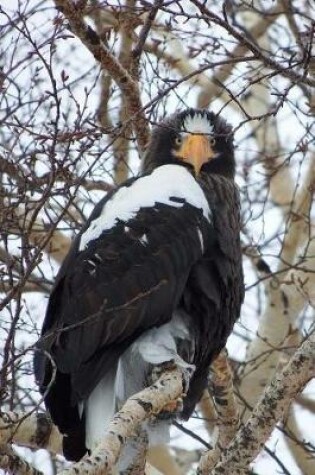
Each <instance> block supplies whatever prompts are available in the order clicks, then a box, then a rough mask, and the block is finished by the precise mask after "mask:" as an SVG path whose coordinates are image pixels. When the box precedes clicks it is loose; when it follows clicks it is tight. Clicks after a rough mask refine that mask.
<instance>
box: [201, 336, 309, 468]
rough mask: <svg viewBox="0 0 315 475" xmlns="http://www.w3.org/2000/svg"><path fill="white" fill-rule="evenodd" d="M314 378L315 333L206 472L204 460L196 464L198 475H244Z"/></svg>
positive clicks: (278, 374)
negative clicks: (277, 424) (212, 467)
mask: <svg viewBox="0 0 315 475" xmlns="http://www.w3.org/2000/svg"><path fill="white" fill-rule="evenodd" d="M313 377H315V333H314V332H313V333H312V334H311V335H310V336H309V337H308V338H307V340H306V341H305V342H304V343H303V344H302V345H301V347H300V348H299V350H298V351H297V352H296V353H295V354H294V356H293V357H292V358H291V360H290V362H289V363H288V365H287V366H286V367H285V368H284V370H283V371H282V372H281V373H277V374H276V375H275V376H274V377H273V379H272V381H271V383H270V385H269V386H268V387H267V388H266V390H265V392H264V394H263V396H262V397H261V399H260V401H259V403H258V404H257V406H256V407H255V409H254V411H253V413H252V415H251V417H250V419H249V420H248V421H247V423H246V424H245V425H244V427H242V429H240V431H239V432H238V433H237V435H236V437H235V439H234V440H233V441H232V442H231V444H230V445H229V446H228V448H227V449H225V450H224V451H223V452H222V453H221V456H220V460H219V462H218V464H217V465H216V466H215V468H214V469H213V470H212V471H211V472H210V471H209V468H208V463H207V456H205V457H203V458H202V460H201V464H200V470H199V471H200V474H204V475H206V474H207V473H211V475H219V474H222V473H223V470H224V472H225V473H230V474H233V475H238V474H239V475H241V474H244V471H245V473H246V471H247V470H248V465H249V463H250V462H252V461H253V459H254V458H255V457H256V456H257V454H258V453H259V451H260V450H261V449H262V448H263V445H264V443H265V442H266V440H267V438H268V437H269V436H270V434H271V432H272V430H273V428H274V426H275V424H276V423H277V422H278V421H281V420H282V419H283V417H284V415H285V413H286V412H287V410H288V408H289V406H290V404H291V401H292V399H294V398H295V397H296V396H297V394H298V393H299V392H300V391H301V390H302V389H303V387H304V386H305V385H306V384H307V383H308V381H309V380H310V379H311V378H313Z"/></svg>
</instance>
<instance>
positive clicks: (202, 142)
mask: <svg viewBox="0 0 315 475" xmlns="http://www.w3.org/2000/svg"><path fill="white" fill-rule="evenodd" d="M175 155H176V157H178V158H179V159H181V160H183V161H184V162H186V163H190V164H191V165H192V166H193V167H194V170H195V175H196V176H197V175H199V173H200V170H201V167H202V165H203V164H204V163H207V162H208V161H209V160H210V159H211V158H213V157H214V156H215V153H214V151H213V150H212V147H211V145H210V143H209V138H208V137H207V136H206V135H200V134H189V135H188V136H187V137H185V139H184V141H183V143H182V145H181V146H180V148H179V149H178V150H176V152H175Z"/></svg>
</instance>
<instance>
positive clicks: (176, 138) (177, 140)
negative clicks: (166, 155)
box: [175, 135, 183, 147]
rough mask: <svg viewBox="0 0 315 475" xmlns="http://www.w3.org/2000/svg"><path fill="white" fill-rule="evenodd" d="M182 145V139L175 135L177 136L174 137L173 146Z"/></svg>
mask: <svg viewBox="0 0 315 475" xmlns="http://www.w3.org/2000/svg"><path fill="white" fill-rule="evenodd" d="M182 143H183V138H182V137H181V136H180V135H177V136H176V137H175V145H177V146H178V147H180V146H181V144H182Z"/></svg>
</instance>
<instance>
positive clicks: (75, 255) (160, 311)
mask: <svg viewBox="0 0 315 475" xmlns="http://www.w3.org/2000/svg"><path fill="white" fill-rule="evenodd" d="M148 194H149V195H148ZM212 239H213V226H212V224H211V210H210V208H209V204H208V202H207V200H206V197H205V195H204V192H203V191H202V189H201V187H200V186H199V185H198V183H197V182H196V180H195V179H194V178H193V176H192V175H191V173H190V172H189V171H188V170H187V169H185V168H184V167H181V166H178V165H164V166H162V167H159V168H158V169H156V170H155V171H154V172H152V173H151V174H150V175H147V176H142V177H140V178H138V179H136V180H134V181H133V182H131V183H129V184H127V185H125V186H122V187H120V188H118V191H116V192H115V193H113V194H112V195H111V196H109V197H108V198H106V199H105V200H103V201H101V202H100V203H99V205H98V206H97V207H96V209H95V211H94V213H93V214H92V216H91V218H90V219H89V220H88V222H87V224H86V226H85V227H84V228H83V230H82V231H81V233H80V234H79V235H78V236H77V238H76V240H75V242H74V244H73V246H72V249H71V251H70V253H69V255H68V257H67V259H66V260H65V262H64V264H63V266H62V268H61V270H60V273H59V276H58V278H57V281H56V285H55V288H54V290H53V292H52V295H51V297H50V301H49V305H48V309H47V313H46V318H45V322H44V326H43V332H42V338H41V340H40V343H39V345H38V346H39V348H41V349H44V350H47V351H48V352H49V353H50V354H51V356H52V358H53V359H54V361H55V363H56V366H57V382H58V377H59V378H62V375H69V378H70V379H69V378H68V380H67V385H68V387H69V388H70V390H71V396H70V402H71V405H73V404H74V403H76V402H78V401H80V400H82V399H85V398H86V397H87V396H88V395H89V393H90V392H91V391H92V390H93V388H94V387H95V386H96V384H97V383H98V381H99V380H100V379H101V378H102V377H103V376H104V373H106V371H107V370H109V369H110V368H111V367H112V365H113V362H114V361H115V360H117V358H118V357H119V355H120V354H121V353H122V352H123V351H124V350H125V349H126V348H127V347H128V346H129V345H130V344H131V343H132V342H133V341H134V340H135V339H136V338H137V337H138V336H139V335H140V334H142V333H143V332H144V331H145V330H147V329H149V328H151V327H154V326H160V325H162V324H164V323H166V322H167V321H169V320H170V319H171V317H172V313H173V311H174V309H175V308H176V307H177V306H178V303H179V300H180V298H181V296H182V294H183V289H184V287H185V284H186V281H187V279H188V275H189V273H190V270H191V268H192V266H193V265H194V264H195V263H196V262H197V261H198V260H199V259H200V257H201V256H202V255H203V253H204V252H205V248H209V246H210V245H211V242H212ZM50 367H51V364H50V363H49V361H48V360H47V358H45V356H44V354H43V352H40V351H38V352H37V356H36V360H35V373H36V376H37V379H38V381H39V384H40V385H41V386H42V390H44V389H45V388H46V386H47V384H48V382H49V378H50V377H51V369H49V368H50ZM58 374H59V376H58ZM69 381H70V382H69ZM65 386H66V385H64V388H63V389H64V391H65V390H66V389H65ZM62 397H64V395H63V396H62ZM51 399H52V398H51ZM54 404H55V405H56V404H58V403H57V401H55V402H54Z"/></svg>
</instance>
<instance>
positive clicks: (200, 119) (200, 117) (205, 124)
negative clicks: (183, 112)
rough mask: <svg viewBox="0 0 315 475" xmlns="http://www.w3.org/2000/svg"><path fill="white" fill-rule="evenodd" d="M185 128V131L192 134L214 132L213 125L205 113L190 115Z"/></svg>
mask: <svg viewBox="0 0 315 475" xmlns="http://www.w3.org/2000/svg"><path fill="white" fill-rule="evenodd" d="M183 128H184V131H185V132H188V133H191V134H213V125H212V124H211V123H210V122H209V119H208V118H207V116H206V115H204V114H195V115H188V116H187V117H186V118H185V120H184V124H183Z"/></svg>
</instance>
